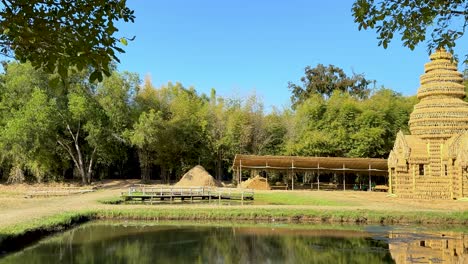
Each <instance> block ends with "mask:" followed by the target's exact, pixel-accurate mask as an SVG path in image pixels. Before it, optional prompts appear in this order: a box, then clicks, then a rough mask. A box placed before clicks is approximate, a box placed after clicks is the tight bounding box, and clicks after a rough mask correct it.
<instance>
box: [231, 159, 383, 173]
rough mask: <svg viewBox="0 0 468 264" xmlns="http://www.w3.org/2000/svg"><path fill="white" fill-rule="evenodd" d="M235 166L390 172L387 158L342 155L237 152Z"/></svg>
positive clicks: (272, 168)
mask: <svg viewBox="0 0 468 264" xmlns="http://www.w3.org/2000/svg"><path fill="white" fill-rule="evenodd" d="M232 166H233V168H234V169H238V168H239V167H242V168H243V169H264V170H288V169H294V170H297V171H301V170H302V171H304V170H315V171H327V172H333V171H350V172H366V173H370V174H371V175H381V176H386V175H387V174H388V167H387V160H386V159H374V158H342V157H300V156H257V155H241V154H237V155H236V156H235V158H234V162H233V165H232Z"/></svg>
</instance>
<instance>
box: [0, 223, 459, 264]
mask: <svg viewBox="0 0 468 264" xmlns="http://www.w3.org/2000/svg"><path fill="white" fill-rule="evenodd" d="M0 263H30V264H34V263H47V264H51V263H113V264H114V263H366V264H373V263H468V232H466V231H464V230H455V231H453V230H452V231H433V230H432V231H429V230H428V229H415V228H402V227H379V226H375V227H373V226H322V225H306V224H301V225H299V224H298V225H291V224H288V225H286V224H238V223H198V224H194V223H187V222H183V223H181V222H179V223H177V222H176V223H174V222H173V223H155V222H95V223H90V224H85V225H82V226H80V227H77V228H75V229H72V230H69V231H67V232H64V233H60V234H57V235H54V236H52V237H48V238H46V239H43V240H41V241H40V242H38V243H36V244H35V245H33V246H31V247H29V248H26V249H24V250H22V251H20V252H17V253H14V254H10V255H7V256H4V257H3V258H0Z"/></svg>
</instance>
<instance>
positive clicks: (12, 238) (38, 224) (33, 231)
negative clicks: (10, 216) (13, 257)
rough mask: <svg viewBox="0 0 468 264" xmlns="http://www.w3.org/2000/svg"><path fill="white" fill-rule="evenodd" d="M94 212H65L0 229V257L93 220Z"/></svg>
mask: <svg viewBox="0 0 468 264" xmlns="http://www.w3.org/2000/svg"><path fill="white" fill-rule="evenodd" d="M95 216H96V215H95V213H94V212H66V213H61V214H58V215H54V216H50V217H44V218H41V219H35V220H31V221H27V222H24V223H21V224H16V225H12V226H7V227H3V228H0V255H1V254H4V253H7V252H10V251H14V250H16V249H17V247H18V246H21V247H25V246H28V245H29V244H31V243H34V242H35V241H37V240H38V239H40V238H42V237H44V236H46V235H49V234H52V233H55V232H60V231H63V230H66V229H68V228H71V227H73V226H75V225H78V224H81V223H84V222H87V221H89V220H91V219H95V218H96V217H95Z"/></svg>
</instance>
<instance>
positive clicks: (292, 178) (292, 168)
mask: <svg viewBox="0 0 468 264" xmlns="http://www.w3.org/2000/svg"><path fill="white" fill-rule="evenodd" d="M291 183H292V186H291V189H292V190H293V191H294V160H292V161H291Z"/></svg>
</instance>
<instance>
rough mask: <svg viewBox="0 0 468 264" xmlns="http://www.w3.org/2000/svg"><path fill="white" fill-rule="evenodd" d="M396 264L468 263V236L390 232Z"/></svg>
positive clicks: (446, 233)
mask: <svg viewBox="0 0 468 264" xmlns="http://www.w3.org/2000/svg"><path fill="white" fill-rule="evenodd" d="M389 248H390V252H391V254H392V257H393V259H395V261H396V263H468V234H466V233H458V232H424V231H423V232H418V233H416V232H404V233H403V232H401V231H398V232H389Z"/></svg>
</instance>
